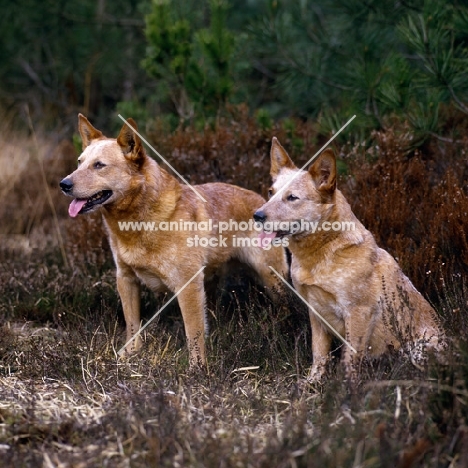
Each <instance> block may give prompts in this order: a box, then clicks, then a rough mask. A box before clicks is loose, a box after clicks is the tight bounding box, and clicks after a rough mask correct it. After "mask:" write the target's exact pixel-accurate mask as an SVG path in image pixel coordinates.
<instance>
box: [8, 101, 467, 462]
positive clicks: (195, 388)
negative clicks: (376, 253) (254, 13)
mask: <svg viewBox="0 0 468 468" xmlns="http://www.w3.org/2000/svg"><path fill="white" fill-rule="evenodd" d="M273 135H275V136H277V137H278V138H279V140H280V141H281V143H282V144H283V145H284V146H285V147H286V148H287V149H288V150H289V151H290V153H292V155H293V158H294V159H295V160H296V161H299V162H305V161H307V159H308V158H309V157H310V156H311V155H312V154H313V152H314V150H315V149H316V148H317V146H318V143H319V142H322V140H323V137H321V136H320V135H317V134H316V133H315V130H314V127H313V126H312V125H310V124H307V123H303V122H291V121H289V122H286V123H282V124H274V125H273V126H272V127H271V128H259V126H258V124H257V122H256V119H255V118H253V117H250V116H249V115H248V113H247V111H246V110H245V109H242V108H236V109H233V110H232V118H231V119H230V120H229V119H226V120H220V121H219V122H218V124H217V125H216V126H215V127H213V128H211V127H210V128H205V129H204V130H203V131H196V130H195V129H193V128H180V129H178V130H177V131H175V132H174V133H172V134H168V133H166V132H165V131H164V126H163V125H162V124H155V125H153V126H152V132H151V139H152V141H153V143H154V144H155V147H156V148H157V149H158V150H159V151H160V152H161V153H162V154H163V155H164V156H165V157H167V158H168V160H169V161H170V162H171V164H173V165H174V166H175V167H176V168H177V169H178V170H179V171H180V172H181V173H182V174H183V175H184V176H185V177H187V178H188V179H189V180H190V181H191V182H195V183H203V182H209V181H216V180H221V181H225V182H229V183H235V184H238V185H241V186H244V187H247V188H250V189H253V190H256V191H259V192H262V193H263V194H265V191H266V189H267V187H268V185H269V182H270V180H269V175H268V172H269V161H268V159H269V158H268V153H269V147H270V142H271V137H272V136H273ZM8 142H9V144H14V145H16V146H15V148H14V149H13V150H11V151H10V150H8V151H6V150H4V151H3V152H2V153H1V154H0V169H1V170H0V174H3V175H1V176H0V177H2V178H1V185H0V193H1V196H2V198H1V201H2V203H1V205H0V230H1V231H0V235H1V238H0V240H1V244H0V326H1V333H0V453H1V454H2V456H1V457H0V466H15V467H16V466H18V467H21V466H28V467H29V466H31V467H33V466H44V467H52V466H56V467H59V466H63V467H68V466H70V467H71V466H73V467H91V466H115V467H120V466H121V467H124V466H135V467H140V466H141V467H143V466H171V467H172V466H176V467H177V466H180V467H186V466H200V467H201V466H203V467H230V466H251V467H273V466H275V467H276V466H278V467H293V466H304V467H305V466H310V467H313V466H327V467H336V466H366V467H374V466H375V467H378V466H388V467H393V466H401V467H403V466H405V467H410V466H424V467H440V466H453V467H461V466H465V465H466V463H467V460H468V451H467V443H466V441H467V437H468V436H467V434H468V429H467V417H468V411H467V409H468V408H467V396H468V349H467V348H466V345H465V344H464V343H466V341H467V338H468V320H467V318H466V317H467V313H468V306H467V301H468V290H467V285H466V279H465V278H466V273H467V268H468V250H467V237H466V213H467V212H468V201H467V191H466V182H467V167H466V162H465V159H466V157H465V153H464V148H463V146H462V145H461V144H458V143H455V144H447V143H440V142H437V141H431V142H429V143H427V144H426V146H425V147H423V148H420V149H417V150H416V149H414V148H412V145H411V142H412V139H411V134H409V133H408V132H407V131H406V130H405V127H404V126H402V127H400V128H398V127H396V128H391V129H387V130H385V131H383V132H380V133H376V134H374V135H372V138H371V139H370V142H367V143H366V144H365V145H364V146H363V145H356V146H351V145H350V144H345V145H342V146H336V147H335V150H336V151H337V154H339V155H340V158H341V165H340V167H341V168H342V172H343V174H342V177H341V181H340V187H341V189H342V190H343V191H344V192H345V195H346V196H347V198H348V200H349V201H350V203H351V204H352V206H353V209H354V211H355V213H356V215H357V216H358V217H359V218H360V219H361V220H362V221H363V223H364V224H365V225H366V226H367V227H368V228H369V229H370V230H371V231H372V232H373V233H374V235H375V236H376V238H377V241H378V243H379V244H380V245H381V246H382V247H385V248H387V249H388V250H389V251H390V252H391V253H392V254H393V255H394V256H396V257H397V258H398V260H399V262H400V264H401V265H402V268H403V269H404V271H405V272H406V273H407V274H408V276H409V277H410V278H411V279H412V280H413V281H414V282H415V284H416V285H417V286H418V288H419V289H420V290H421V291H422V292H423V293H424V294H426V295H428V296H430V298H431V299H432V301H433V302H434V304H435V306H436V308H437V310H438V312H439V313H440V316H441V319H442V321H443V323H444V324H445V327H446V330H447V334H448V335H449V336H450V337H451V338H453V342H452V343H451V344H450V353H449V363H448V365H447V366H441V365H439V364H437V363H436V362H435V360H434V359H432V358H430V359H429V363H428V366H427V368H426V369H416V368H415V367H413V365H412V364H411V362H410V359H409V358H408V356H406V355H405V354H404V353H403V355H402V354H392V353H390V354H389V355H388V356H385V357H384V358H382V359H379V360H378V361H375V362H363V363H362V366H361V370H360V377H361V383H360V385H359V386H358V387H357V388H355V389H354V392H353V393H349V390H350V388H349V386H348V384H347V383H346V382H345V381H344V375H343V372H342V369H341V367H340V366H334V367H333V368H332V369H330V373H329V376H328V379H327V380H326V382H325V383H324V385H323V386H322V387H320V388H319V387H313V388H312V387H307V386H305V385H304V384H303V382H302V381H301V377H302V376H304V375H305V374H306V372H307V367H308V366H309V365H310V362H311V356H310V351H309V345H308V343H309V341H310V335H309V330H308V320H307V317H306V314H305V311H304V309H303V308H302V307H301V306H300V304H298V303H297V302H295V301H294V300H292V299H291V301H290V305H289V309H288V312H286V313H285V311H284V308H277V307H275V306H274V305H272V304H271V303H270V302H269V301H268V300H267V299H265V298H264V297H263V296H262V295H261V294H259V293H258V292H256V291H255V288H249V289H248V292H246V290H245V288H246V283H245V282H243V281H242V279H241V281H240V282H237V283H236V282H235V281H231V282H230V283H225V284H222V285H221V286H218V289H217V294H216V295H215V297H214V299H213V306H212V307H210V314H209V316H210V323H211V330H212V331H211V334H210V341H209V353H208V356H209V363H210V364H209V369H208V372H207V374H204V375H202V374H199V375H198V374H188V373H187V353H186V349H185V346H184V336H183V329H182V321H181V318H180V314H179V312H178V310H177V307H174V308H172V309H170V310H168V311H166V312H165V313H164V314H163V315H162V316H161V317H160V318H158V320H156V321H155V322H154V323H153V324H151V326H149V327H148V328H147V331H146V335H145V341H146V346H145V349H144V350H143V352H142V353H141V354H140V355H138V356H135V357H133V358H131V359H130V360H129V361H128V362H125V361H119V360H118V359H117V357H116V350H118V349H119V348H120V346H121V345H122V344H123V332H124V327H123V318H122V315H121V311H120V305H119V302H118V298H117V295H116V292H115V279H114V269H113V265H112V260H111V258H110V253H109V250H108V247H107V243H106V241H105V237H104V234H103V229H102V223H101V222H100V219H99V216H95V215H94V216H89V217H80V218H79V219H77V220H73V221H70V220H69V219H68V218H67V217H66V205H67V200H66V199H65V197H63V196H62V195H61V194H60V193H59V191H58V187H57V182H58V180H59V179H60V178H61V177H62V176H63V175H66V174H67V173H68V172H70V170H71V169H72V168H73V166H74V160H75V158H76V154H75V153H74V151H73V149H72V148H71V147H70V146H69V145H68V144H67V143H63V144H62V149H60V146H57V145H54V144H51V143H50V140H49V139H46V138H45V137H44V138H43V139H40V141H39V145H38V146H39V148H37V147H36V145H35V143H34V142H33V141H32V140H31V139H29V138H27V137H25V138H23V139H15V138H13V137H11V138H8ZM57 148H58V149H57ZM59 153H62V155H60V156H58V157H56V156H53V155H54V154H56V155H59ZM18 154H21V155H22V158H19V157H18V156H16V155H18ZM37 154H39V156H40V158H39V160H42V161H44V171H45V175H46V180H47V190H50V194H51V197H52V199H53V201H54V207H55V210H52V209H51V207H50V206H49V204H48V201H47V198H46V194H45V191H46V187H45V185H44V182H43V180H42V179H41V177H40V172H39V171H38V167H39V166H38V158H37ZM12 158H13V159H12ZM13 162H14V164H15V165H14V166H13ZM5 174H7V175H8V176H6V175H5ZM54 211H55V212H54ZM56 221H58V228H59V229H60V233H61V235H60V236H59V235H58V229H57V225H56V224H55V222H56ZM61 242H62V244H63V245H62V246H63V247H64V251H65V253H66V258H64V257H63V256H62V254H61V252H60V243H61ZM65 262H66V263H65ZM67 265H68V266H67ZM164 299H165V298H164V297H163V296H162V297H159V298H157V300H156V299H155V298H154V297H153V295H152V294H150V293H149V292H148V291H146V290H145V291H144V293H143V297H142V306H143V313H144V316H145V317H147V318H149V317H151V316H152V314H153V313H154V311H155V310H156V309H157V308H158V307H159V306H160V304H161V301H162V300H164ZM166 299H167V298H166ZM336 353H337V354H339V350H337V351H336Z"/></svg>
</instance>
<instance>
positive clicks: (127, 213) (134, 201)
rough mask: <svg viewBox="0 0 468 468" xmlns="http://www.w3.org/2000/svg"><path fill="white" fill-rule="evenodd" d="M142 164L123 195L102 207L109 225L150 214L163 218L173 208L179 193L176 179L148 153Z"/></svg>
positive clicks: (139, 219) (167, 217)
mask: <svg viewBox="0 0 468 468" xmlns="http://www.w3.org/2000/svg"><path fill="white" fill-rule="evenodd" d="M144 164H145V165H146V167H145V171H141V175H140V177H138V178H135V183H134V186H133V187H131V188H130V190H129V191H128V194H127V196H126V197H125V199H123V200H121V201H120V202H119V203H118V204H110V205H106V206H104V207H103V208H104V209H103V216H104V218H105V220H106V222H107V224H108V225H112V224H114V223H117V222H118V221H147V222H151V221H154V219H149V218H150V217H151V218H155V217H157V219H158V220H159V221H164V220H166V219H169V218H170V217H171V215H172V213H173V212H174V211H175V209H176V206H177V202H178V201H179V199H180V196H181V187H180V184H179V182H178V181H177V180H176V179H175V177H173V176H172V175H170V174H169V173H168V172H167V171H165V170H164V169H163V168H162V167H160V166H159V165H158V164H157V163H156V162H155V161H154V160H153V159H151V158H149V157H147V158H146V160H145V162H144ZM137 217H138V219H137ZM146 218H148V219H146Z"/></svg>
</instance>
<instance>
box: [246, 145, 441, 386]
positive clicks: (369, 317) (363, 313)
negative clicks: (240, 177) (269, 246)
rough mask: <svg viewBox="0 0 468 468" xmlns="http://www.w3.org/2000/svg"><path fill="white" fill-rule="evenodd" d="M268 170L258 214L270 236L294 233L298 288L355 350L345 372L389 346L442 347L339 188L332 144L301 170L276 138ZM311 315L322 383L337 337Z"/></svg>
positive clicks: (411, 291)
mask: <svg viewBox="0 0 468 468" xmlns="http://www.w3.org/2000/svg"><path fill="white" fill-rule="evenodd" d="M270 173H271V176H272V179H273V186H272V187H271V190H270V196H271V198H270V201H268V202H267V203H265V204H264V205H263V206H262V207H261V208H260V209H259V210H258V211H257V212H256V213H255V215H254V218H255V220H256V221H258V222H262V223H264V226H265V230H266V232H267V234H265V235H266V236H267V237H270V238H274V237H284V236H287V237H288V238H289V249H290V250H291V253H292V266H291V276H292V280H293V284H294V287H295V288H296V289H297V291H298V292H299V294H300V295H301V296H302V297H303V298H304V299H305V300H306V301H307V302H308V303H309V304H310V305H311V306H313V307H314V308H315V309H316V311H317V312H318V313H319V314H321V316H322V317H323V318H325V319H326V320H327V321H328V322H329V324H330V325H332V327H334V328H335V330H336V331H338V333H339V334H341V336H343V337H344V338H345V339H346V340H347V341H348V343H349V344H351V346H352V347H353V348H355V350H356V351H357V353H356V354H355V353H354V352H353V351H352V350H351V348H350V347H348V346H346V347H345V353H344V362H345V365H346V369H347V372H348V375H350V376H351V375H352V374H353V373H354V369H355V366H354V365H353V364H354V363H355V360H356V359H359V358H360V357H362V356H363V355H364V354H366V353H368V354H370V355H379V354H381V353H383V352H384V351H385V350H386V349H387V348H388V347H389V346H393V347H394V348H399V347H400V346H401V344H402V341H406V340H408V341H417V342H419V343H424V344H426V345H428V346H429V347H438V346H440V343H441V339H440V338H441V337H442V333H441V330H440V329H439V326H438V324H437V321H436V318H435V312H434V310H433V309H432V307H431V306H430V305H429V304H428V302H427V301H426V300H425V299H424V298H423V297H422V296H421V294H420V293H419V292H418V291H416V289H415V288H414V286H413V285H412V284H411V282H410V280H409V279H408V278H407V277H406V276H405V275H404V274H403V272H402V271H401V269H400V267H399V266H398V264H397V263H396V261H395V260H394V259H393V257H392V256H391V255H390V254H389V253H388V252H386V251H385V250H383V249H380V248H379V247H378V246H377V245H376V243H375V240H374V238H373V236H372V234H371V233H370V232H369V231H368V230H367V229H365V228H364V226H363V225H362V224H361V223H360V222H359V221H358V220H357V218H356V217H355V216H354V214H353V212H352V211H351V207H350V206H349V204H348V203H347V201H346V200H345V198H344V196H343V194H342V193H341V192H340V191H339V190H337V188H336V160H335V156H334V154H333V151H332V150H330V149H327V150H326V151H324V152H323V153H322V154H321V155H320V157H319V158H318V159H317V160H316V162H315V163H314V164H313V165H312V166H311V167H310V169H309V170H308V171H300V170H299V169H298V168H297V167H296V166H295V165H294V163H293V162H292V161H291V159H290V158H289V156H288V154H287V153H286V151H285V150H284V149H283V147H282V146H281V145H280V144H279V142H278V140H277V139H276V138H273V142H272V147H271V172H270ZM293 177H294V180H291V179H292V178H293ZM267 223H269V225H268V226H267ZM275 223H276V224H275ZM309 313H310V323H311V326H312V352H313V365H312V368H311V371H310V374H309V379H310V380H317V379H320V378H321V376H322V374H323V372H324V370H325V365H326V363H327V361H328V358H329V352H330V346H331V339H332V335H331V333H330V330H329V329H328V328H327V326H325V325H324V323H323V322H322V321H321V320H320V319H319V318H317V316H316V315H315V314H314V313H313V312H312V311H310V312H309Z"/></svg>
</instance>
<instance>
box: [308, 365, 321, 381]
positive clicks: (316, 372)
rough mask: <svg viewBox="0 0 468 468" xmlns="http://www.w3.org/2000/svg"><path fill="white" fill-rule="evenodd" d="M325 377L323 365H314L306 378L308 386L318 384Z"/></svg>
mask: <svg viewBox="0 0 468 468" xmlns="http://www.w3.org/2000/svg"><path fill="white" fill-rule="evenodd" d="M324 375H325V365H323V364H318V365H317V364H314V365H313V366H312V367H311V368H310V371H309V374H308V376H307V379H306V380H307V382H308V383H309V384H316V383H320V382H322V380H323V377H324Z"/></svg>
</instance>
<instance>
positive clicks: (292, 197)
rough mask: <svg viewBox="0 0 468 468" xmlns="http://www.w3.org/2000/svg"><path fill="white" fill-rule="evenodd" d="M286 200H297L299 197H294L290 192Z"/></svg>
mask: <svg viewBox="0 0 468 468" xmlns="http://www.w3.org/2000/svg"><path fill="white" fill-rule="evenodd" d="M286 200H288V201H294V200H299V197H296V195H293V194H292V193H291V194H290V195H288V196H287V197H286Z"/></svg>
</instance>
